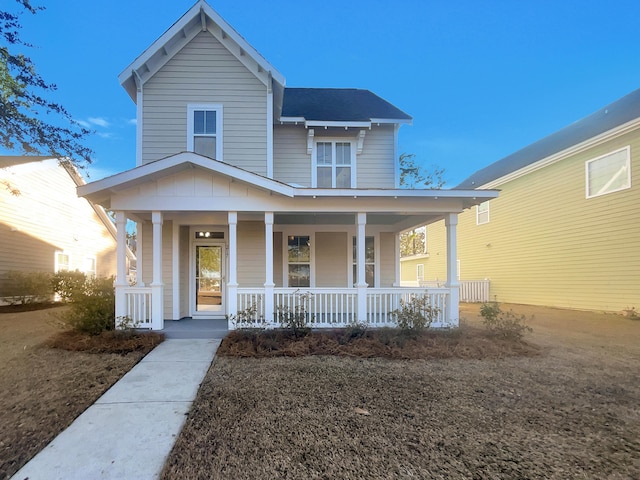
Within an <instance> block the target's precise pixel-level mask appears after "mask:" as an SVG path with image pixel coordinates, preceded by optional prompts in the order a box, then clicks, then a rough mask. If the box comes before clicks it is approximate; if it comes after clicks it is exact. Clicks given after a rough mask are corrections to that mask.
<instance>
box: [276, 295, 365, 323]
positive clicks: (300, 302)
mask: <svg viewBox="0 0 640 480" xmlns="http://www.w3.org/2000/svg"><path fill="white" fill-rule="evenodd" d="M274 294H275V298H274V305H275V307H276V309H277V308H278V307H281V308H282V307H284V308H289V309H290V310H291V311H295V309H296V307H303V308H304V309H305V310H306V311H307V313H308V314H309V324H310V325H311V326H312V327H314V328H332V327H342V326H345V325H349V324H352V323H354V322H355V321H356V319H357V317H358V312H357V309H358V303H357V302H358V299H357V290H356V289H348V288H276V289H275V291H274ZM305 296H306V297H305ZM276 320H277V319H276Z"/></svg>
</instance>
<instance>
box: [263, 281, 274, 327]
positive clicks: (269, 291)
mask: <svg viewBox="0 0 640 480" xmlns="http://www.w3.org/2000/svg"><path fill="white" fill-rule="evenodd" d="M274 288H275V284H273V283H272V284H266V283H265V285H264V321H265V322H266V323H267V324H271V323H273V318H274V313H275V302H274V291H273V289H274Z"/></svg>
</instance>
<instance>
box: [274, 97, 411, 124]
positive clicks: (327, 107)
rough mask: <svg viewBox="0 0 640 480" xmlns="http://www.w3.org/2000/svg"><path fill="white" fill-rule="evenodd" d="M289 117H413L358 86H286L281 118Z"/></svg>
mask: <svg viewBox="0 0 640 480" xmlns="http://www.w3.org/2000/svg"><path fill="white" fill-rule="evenodd" d="M287 119H303V121H307V122H308V121H338V122H376V121H378V120H379V121H380V123H390V122H389V120H393V123H411V120H412V118H411V116H409V115H407V114H406V113H404V112H403V111H402V110H400V109H399V108H397V107H395V106H393V105H392V104H390V103H389V102H387V101H386V100H384V99H382V98H380V97H379V96H377V95H376V94H374V93H372V92H370V91H369V90H360V89H356V88H285V90H284V100H283V105H282V117H281V120H283V121H286V120H287ZM385 120H386V121H385Z"/></svg>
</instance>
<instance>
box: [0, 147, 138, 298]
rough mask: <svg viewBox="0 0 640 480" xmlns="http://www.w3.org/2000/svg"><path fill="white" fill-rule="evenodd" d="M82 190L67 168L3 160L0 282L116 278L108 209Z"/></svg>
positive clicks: (39, 160) (34, 160) (38, 160)
mask: <svg viewBox="0 0 640 480" xmlns="http://www.w3.org/2000/svg"><path fill="white" fill-rule="evenodd" d="M84 184H85V182H84V180H83V179H82V177H81V176H80V174H79V173H78V172H77V170H76V169H75V168H74V167H73V166H72V165H70V164H69V163H68V162H61V161H59V160H58V159H52V158H50V157H24V156H19V157H7V156H5V157H0V245H1V246H2V247H1V248H0V279H1V278H2V277H3V276H4V274H5V273H6V272H8V271H11V270H16V271H21V272H51V273H54V272H58V271H60V270H80V271H82V272H85V273H87V274H90V275H97V276H110V275H114V274H115V273H116V256H115V252H116V229H115V225H114V224H113V222H112V221H111V220H110V219H109V217H108V216H107V214H106V212H105V210H104V208H102V207H101V206H100V205H96V204H94V203H92V202H91V201H89V200H87V199H84V198H79V197H78V196H77V194H76V188H77V187H78V186H80V185H84ZM127 250H128V249H127ZM126 255H127V260H131V259H132V258H133V255H132V254H131V252H130V251H128V252H127V253H126ZM0 281H1V280H0ZM0 287H2V285H0ZM0 295H1V293H0Z"/></svg>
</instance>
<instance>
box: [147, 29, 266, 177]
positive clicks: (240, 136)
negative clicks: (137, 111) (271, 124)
mask: <svg viewBox="0 0 640 480" xmlns="http://www.w3.org/2000/svg"><path fill="white" fill-rule="evenodd" d="M206 103H210V104H221V105H222V106H223V119H224V125H223V143H224V145H223V152H224V153H223V156H224V161H225V162H226V163H229V164H231V165H235V166H237V167H240V168H243V169H246V170H249V171H252V172H255V173H258V174H260V175H266V171H267V164H266V158H267V133H266V128H267V126H266V121H267V120H266V119H267V90H266V87H265V85H264V84H263V83H262V82H260V80H258V78H256V77H255V75H253V74H252V73H251V72H250V71H249V70H247V68H246V67H245V66H244V65H242V63H240V61H238V60H237V59H236V58H235V57H234V56H233V55H232V54H231V53H230V52H229V51H228V50H227V49H226V48H225V47H224V46H223V45H222V44H221V43H220V42H219V41H218V40H217V39H216V38H215V37H214V36H213V35H211V34H210V33H209V32H201V33H199V34H198V35H197V36H196V37H195V38H194V39H193V40H192V41H191V42H189V43H188V44H187V45H186V46H185V47H184V48H183V49H182V50H180V51H179V52H178V53H177V54H176V55H175V56H174V57H173V58H171V60H169V61H168V62H167V63H166V64H165V65H164V66H163V67H162V68H161V69H160V70H159V71H158V72H157V73H156V74H155V75H154V76H153V77H151V78H150V79H149V80H148V81H147V82H146V83H145V84H144V86H143V106H142V112H143V113H142V115H143V122H142V125H143V133H142V142H143V144H142V145H143V147H142V163H143V164H145V163H148V162H152V161H154V160H158V159H161V158H164V157H167V156H170V155H173V154H176V153H179V152H183V151H185V150H186V149H187V105H188V104H206Z"/></svg>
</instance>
